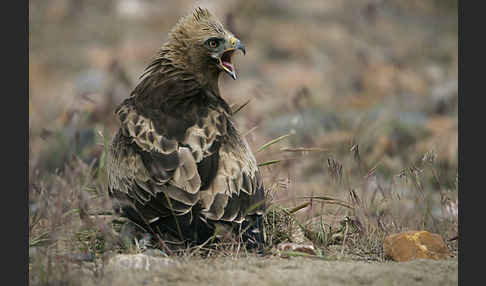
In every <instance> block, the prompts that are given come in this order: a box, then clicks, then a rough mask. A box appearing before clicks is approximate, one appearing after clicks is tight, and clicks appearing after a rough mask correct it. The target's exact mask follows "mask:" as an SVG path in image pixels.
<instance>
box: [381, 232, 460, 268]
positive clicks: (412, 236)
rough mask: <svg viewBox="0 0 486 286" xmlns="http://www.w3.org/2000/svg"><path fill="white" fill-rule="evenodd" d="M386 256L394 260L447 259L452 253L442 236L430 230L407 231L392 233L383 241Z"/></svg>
mask: <svg viewBox="0 0 486 286" xmlns="http://www.w3.org/2000/svg"><path fill="white" fill-rule="evenodd" d="M383 249H384V251H385V257H388V258H391V259H392V260H394V261H399V262H402V261H409V260H413V259H419V258H425V259H434V260H438V259H447V258H450V257H451V253H450V251H449V249H448V248H447V245H446V244H445V242H444V239H443V238H442V236H440V235H438V234H435V233H430V232H428V231H407V232H403V233H397V234H391V235H388V236H387V237H386V238H385V241H384V242H383Z"/></svg>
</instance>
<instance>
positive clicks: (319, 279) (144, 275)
mask: <svg viewBox="0 0 486 286" xmlns="http://www.w3.org/2000/svg"><path fill="white" fill-rule="evenodd" d="M158 259H159V260H160V261H161V262H162V263H161V264H159V265H158V266H157V267H156V268H157V269H150V268H149V267H148V266H147V265H146V266H147V268H146V269H133V268H132V269H127V268H125V267H120V266H118V267H113V268H112V270H110V269H107V271H105V274H104V275H103V278H102V279H101V281H99V280H90V281H88V280H84V282H85V283H83V284H84V285H100V284H102V285H457V284H458V260H457V258H452V259H448V260H426V259H418V260H414V261H409V262H401V263H398V262H379V263H378V262H367V261H342V260H340V261H337V260H324V259H310V258H305V257H291V258H280V257H275V256H273V257H268V258H262V257H246V258H234V257H223V258H213V259H194V258H191V259H182V258H179V259H171V258H158ZM153 261H156V259H154V260H153ZM154 265H156V264H154V263H152V266H151V267H152V268H153V266H154ZM147 270H148V271H147Z"/></svg>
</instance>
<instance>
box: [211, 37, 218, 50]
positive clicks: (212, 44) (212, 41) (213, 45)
mask: <svg viewBox="0 0 486 286" xmlns="http://www.w3.org/2000/svg"><path fill="white" fill-rule="evenodd" d="M218 45H219V42H218V40H216V39H210V40H208V46H209V47H210V48H212V49H214V48H216V47H217V46H218Z"/></svg>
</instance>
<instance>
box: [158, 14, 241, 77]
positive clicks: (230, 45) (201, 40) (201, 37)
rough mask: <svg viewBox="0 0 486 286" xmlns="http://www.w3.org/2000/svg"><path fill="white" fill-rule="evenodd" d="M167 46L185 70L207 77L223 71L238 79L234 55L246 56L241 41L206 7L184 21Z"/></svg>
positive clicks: (174, 30) (173, 33) (171, 34)
mask: <svg viewBox="0 0 486 286" xmlns="http://www.w3.org/2000/svg"><path fill="white" fill-rule="evenodd" d="M167 44H168V47H170V50H171V52H172V53H173V54H174V55H175V56H174V58H176V59H177V60H178V61H179V62H180V64H181V65H183V67H184V69H185V70H188V71H192V72H193V73H195V74H200V75H201V76H205V77H217V76H218V75H219V74H220V72H221V71H224V72H226V73H227V74H228V75H229V76H231V77H232V78H233V79H237V78H238V75H237V73H236V69H235V66H234V63H233V55H234V53H235V51H236V50H240V51H241V52H243V54H245V53H246V50H245V46H244V45H243V44H242V43H241V42H240V40H239V39H238V38H236V37H235V36H234V35H233V34H232V33H231V32H229V31H227V30H226V29H224V27H223V25H222V24H221V22H220V21H219V20H218V19H217V18H216V17H215V16H214V15H212V14H211V13H210V12H209V10H207V9H203V8H197V9H195V10H194V12H193V13H192V14H191V15H188V16H186V17H183V18H181V20H180V21H179V22H178V23H177V25H176V26H175V27H174V28H173V29H172V30H171V32H170V34H169V41H168V43H167Z"/></svg>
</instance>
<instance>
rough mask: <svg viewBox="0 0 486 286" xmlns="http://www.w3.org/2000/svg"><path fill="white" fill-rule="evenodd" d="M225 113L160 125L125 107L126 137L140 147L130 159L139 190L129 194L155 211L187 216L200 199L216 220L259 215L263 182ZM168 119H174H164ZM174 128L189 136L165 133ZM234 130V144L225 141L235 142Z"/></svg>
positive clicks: (123, 125)
mask: <svg viewBox="0 0 486 286" xmlns="http://www.w3.org/2000/svg"><path fill="white" fill-rule="evenodd" d="M222 113H223V111H222V110H217V109H208V110H206V111H205V112H202V113H200V115H201V116H198V117H197V119H196V120H194V121H193V122H191V123H192V124H189V123H188V121H184V120H182V121H180V119H176V118H175V117H172V118H165V119H163V122H164V124H160V125H157V123H156V122H155V120H152V119H150V118H149V117H148V116H144V115H141V114H139V113H138V112H137V110H136V108H135V107H134V106H133V105H129V104H128V105H122V106H121V107H120V108H119V109H118V110H117V114H118V116H119V118H120V121H121V133H122V134H123V136H125V137H128V138H129V140H130V142H131V143H134V144H131V145H132V147H131V149H133V150H134V152H132V153H131V154H130V156H131V157H130V156H127V155H125V156H124V157H127V159H126V160H130V161H131V168H132V169H134V170H139V171H137V172H136V173H134V174H131V178H132V180H133V183H132V184H129V185H133V187H132V188H127V189H126V190H125V193H126V194H127V195H128V196H130V197H131V198H132V200H134V201H136V202H137V204H141V205H143V206H148V207H149V208H150V209H152V210H153V211H154V212H155V213H156V212H157V211H159V210H167V209H169V210H173V211H175V212H176V214H185V213H187V212H189V211H190V210H191V208H192V206H193V205H195V204H196V203H197V202H198V201H200V202H201V205H202V208H203V213H204V214H205V215H206V217H207V218H209V219H213V220H220V219H221V220H225V221H238V222H241V221H243V219H244V218H245V216H246V215H247V214H252V213H255V212H259V211H260V210H261V209H262V208H261V207H260V206H259V205H258V202H260V201H262V200H263V184H262V180H261V176H260V173H259V171H258V168H257V165H256V161H255V159H254V157H253V155H252V153H251V151H250V149H249V147H248V144H247V143H246V141H244V140H242V139H241V138H240V137H239V135H238V134H237V133H236V130H235V129H234V128H233V126H232V123H231V121H230V120H229V119H228V118H227V117H226V116H222ZM164 116H168V115H166V114H161V115H160V116H159V119H160V118H163V117H164ZM168 127H170V129H172V130H174V129H179V130H184V132H183V136H176V135H173V134H171V133H170V132H171V131H170V130H164V128H168ZM228 132H230V133H231V134H232V135H233V137H234V138H235V139H234V140H230V139H222V138H231V136H229V135H228ZM128 158H130V159H128ZM120 164H121V163H118V165H120ZM125 173H127V172H125ZM167 198H170V199H171V200H167ZM252 206H254V208H253V209H252ZM155 213H154V216H155ZM159 215H163V214H159ZM165 215H167V214H165Z"/></svg>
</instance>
